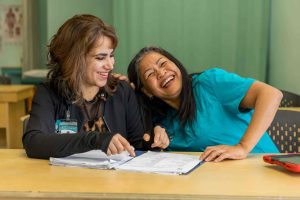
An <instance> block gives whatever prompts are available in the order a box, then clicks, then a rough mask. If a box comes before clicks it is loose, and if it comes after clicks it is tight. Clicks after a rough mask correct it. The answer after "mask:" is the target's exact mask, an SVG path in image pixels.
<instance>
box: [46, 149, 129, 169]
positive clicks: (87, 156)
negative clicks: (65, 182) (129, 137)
mask: <svg viewBox="0 0 300 200" xmlns="http://www.w3.org/2000/svg"><path fill="white" fill-rule="evenodd" d="M132 158H133V157H130V156H129V153H128V152H127V151H124V152H123V153H120V154H116V155H111V156H107V155H106V154H105V153H104V152H103V151H101V150H91V151H88V152H85V153H77V154H73V155H71V156H67V157H64V158H53V157H51V158H50V164H51V165H63V166H74V167H87V168H97V169H112V168H114V167H115V166H117V165H120V164H122V163H124V162H126V161H128V160H130V159H132Z"/></svg>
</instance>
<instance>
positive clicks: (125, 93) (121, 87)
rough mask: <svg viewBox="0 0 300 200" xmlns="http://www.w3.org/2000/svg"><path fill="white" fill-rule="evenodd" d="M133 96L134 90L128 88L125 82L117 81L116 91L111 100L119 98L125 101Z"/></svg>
mask: <svg viewBox="0 0 300 200" xmlns="http://www.w3.org/2000/svg"><path fill="white" fill-rule="evenodd" d="M132 95H134V90H133V89H132V88H131V87H130V85H129V84H128V83H127V82H126V81H118V84H117V90H116V91H115V93H114V94H113V95H112V99H116V98H120V99H122V101H123V100H126V99H128V98H130V97H131V96H132Z"/></svg>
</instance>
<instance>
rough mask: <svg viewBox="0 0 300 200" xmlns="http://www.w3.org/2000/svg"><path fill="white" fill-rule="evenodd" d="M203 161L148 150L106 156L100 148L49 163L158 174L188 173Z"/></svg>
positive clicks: (183, 155) (53, 159)
mask: <svg viewBox="0 0 300 200" xmlns="http://www.w3.org/2000/svg"><path fill="white" fill-rule="evenodd" d="M202 163H203V161H201V160H199V157H198V156H194V155H187V154H176V153H166V152H153V151H148V152H145V153H143V154H141V155H139V156H137V157H131V156H129V154H128V152H123V153H121V154H117V155H112V156H107V155H106V154H105V153H103V152H102V151H101V150H92V151H88V152H85V153H79V154H73V155H71V156H67V157H64V158H53V157H51V158H50V164H51V165H58V166H74V167H86V168H96V169H115V170H126V171H135V172H145V173H159V174H175V175H179V174H188V173H189V172H191V171H192V170H193V169H195V168H196V167H198V166H200V165H201V164H202Z"/></svg>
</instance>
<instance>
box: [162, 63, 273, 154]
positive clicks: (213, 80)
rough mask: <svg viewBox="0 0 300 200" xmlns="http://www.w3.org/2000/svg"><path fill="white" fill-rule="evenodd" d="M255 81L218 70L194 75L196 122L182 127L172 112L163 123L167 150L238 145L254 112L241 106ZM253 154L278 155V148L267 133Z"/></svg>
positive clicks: (196, 149)
mask: <svg viewBox="0 0 300 200" xmlns="http://www.w3.org/2000/svg"><path fill="white" fill-rule="evenodd" d="M254 81H255V80H254V79H251V78H242V77H240V76H238V75H237V74H234V73H229V72H226V71H224V70H222V69H218V68H214V69H210V70H206V71H204V72H203V73H201V74H198V75H194V76H193V77H192V87H193V92H194V97H195V101H196V112H195V119H194V121H193V122H192V123H190V124H189V123H186V125H185V126H183V127H180V125H179V119H178V118H177V117H176V113H175V111H174V110H172V111H170V112H169V113H168V115H167V117H166V118H165V119H164V120H163V121H162V122H161V124H162V125H163V126H164V127H165V128H166V131H167V133H168V135H169V138H170V145H169V147H168V150H172V151H204V150H205V148H206V147H208V146H214V145H220V144H225V145H235V144H238V143H239V141H240V139H241V138H242V136H243V135H244V133H245V131H246V129H247V127H248V125H249V122H250V119H251V117H252V114H253V110H250V109H249V110H241V108H239V105H240V102H241V101H242V99H243V98H244V96H245V95H246V93H247V91H248V89H249V88H250V86H251V84H252V83H253V82H254ZM251 152H252V153H266V152H269V153H275V152H276V153H277V152H278V149H277V148H276V146H275V144H274V143H273V142H272V140H271V138H270V137H269V135H268V134H267V133H264V134H263V136H262V137H261V139H260V140H259V142H258V143H257V144H256V146H255V147H254V148H253V150H252V151H251Z"/></svg>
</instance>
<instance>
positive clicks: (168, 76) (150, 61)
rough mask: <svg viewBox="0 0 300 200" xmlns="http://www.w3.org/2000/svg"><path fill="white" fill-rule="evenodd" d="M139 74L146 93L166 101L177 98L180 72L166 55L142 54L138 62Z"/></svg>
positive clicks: (180, 87) (180, 80) (180, 84)
mask: <svg viewBox="0 0 300 200" xmlns="http://www.w3.org/2000/svg"><path fill="white" fill-rule="evenodd" d="M139 76H140V79H141V82H142V84H143V91H144V93H145V94H146V95H148V96H152V95H153V96H156V97H158V98H160V99H162V100H163V101H165V102H167V103H168V102H172V101H177V100H178V99H179V95H180V93H181V89H182V76H181V72H180V70H179V68H178V67H177V66H176V65H175V63H173V62H172V61H171V60H169V59H168V58H167V57H165V56H163V55H161V54H159V53H157V52H150V53H147V54H146V55H144V56H143V57H142V59H141V61H140V62H139Z"/></svg>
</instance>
